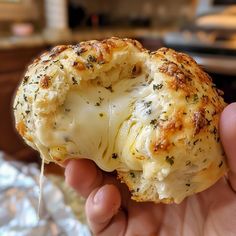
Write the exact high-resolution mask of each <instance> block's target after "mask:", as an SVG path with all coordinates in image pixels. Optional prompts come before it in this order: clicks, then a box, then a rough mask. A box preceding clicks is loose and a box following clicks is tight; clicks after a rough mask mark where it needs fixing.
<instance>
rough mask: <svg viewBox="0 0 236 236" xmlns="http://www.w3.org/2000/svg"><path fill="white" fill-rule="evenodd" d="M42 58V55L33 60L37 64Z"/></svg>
mask: <svg viewBox="0 0 236 236" xmlns="http://www.w3.org/2000/svg"><path fill="white" fill-rule="evenodd" d="M40 60H41V58H40V57H37V58H35V59H34V61H33V64H37V63H38V62H39V61H40Z"/></svg>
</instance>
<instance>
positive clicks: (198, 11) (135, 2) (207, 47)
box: [0, 0, 236, 173]
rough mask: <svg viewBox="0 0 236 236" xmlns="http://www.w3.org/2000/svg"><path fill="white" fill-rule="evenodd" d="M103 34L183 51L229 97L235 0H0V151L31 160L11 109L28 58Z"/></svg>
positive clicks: (235, 57) (233, 88) (234, 75)
mask: <svg viewBox="0 0 236 236" xmlns="http://www.w3.org/2000/svg"><path fill="white" fill-rule="evenodd" d="M111 36H119V37H131V38H135V39H138V40H140V41H141V42H142V43H143V45H144V47H146V48H148V49H150V50H156V49H158V48H160V47H162V46H167V47H172V48H174V49H177V50H180V51H183V52H187V53H189V54H190V55H192V56H193V57H194V58H195V60H196V61H197V62H198V63H199V64H200V65H201V66H202V67H203V68H204V69H205V70H206V71H207V72H209V73H210V74H211V75H212V77H213V78H214V81H215V83H216V84H217V85H218V86H219V88H221V89H222V90H223V91H224V92H225V99H226V101H227V102H232V101H236V0H199V1H197V0H175V1H172V0H146V1H144V0H119V1H117V0H116V1H115V0H96V1H95V0H68V1H67V0H37V1H36V0H0V150H2V151H5V152H7V153H9V154H11V155H12V156H14V157H15V158H16V159H18V160H23V161H35V160H39V159H37V158H36V156H37V154H36V153H35V152H34V151H32V150H31V149H30V148H28V147H26V146H25V144H24V143H23V142H22V140H21V138H19V137H18V135H17V134H16V132H15V129H14V125H13V117H12V108H11V104H12V97H13V95H14V92H15V90H16V87H17V85H18V83H19V81H20V80H21V78H22V75H23V73H24V71H25V68H26V66H27V65H28V63H30V62H31V61H32V58H34V57H35V56H37V55H39V54H40V53H42V52H43V51H45V50H47V49H49V48H51V47H52V46H55V45H58V44H73V43H78V42H80V41H83V40H89V39H103V38H107V37H111ZM47 168H48V169H49V171H56V169H55V168H54V167H52V170H51V169H50V166H49V167H47ZM58 171H59V173H61V172H60V170H58Z"/></svg>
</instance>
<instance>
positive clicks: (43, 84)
mask: <svg viewBox="0 0 236 236" xmlns="http://www.w3.org/2000/svg"><path fill="white" fill-rule="evenodd" d="M50 84H51V80H50V77H49V76H47V75H45V76H44V77H43V78H42V79H41V80H40V87H41V88H43V89H47V88H49V87H50Z"/></svg>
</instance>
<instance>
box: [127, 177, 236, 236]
mask: <svg viewBox="0 0 236 236" xmlns="http://www.w3.org/2000/svg"><path fill="white" fill-rule="evenodd" d="M145 212H146V213H145ZM130 213H131V216H132V221H130V222H129V219H128V221H127V222H128V224H127V226H125V225H124V227H126V234H127V235H152V234H153V235H154V234H156V235H160V236H162V235H163V236H164V235H167V236H169V235H181V236H185V235H186V236H192V235H193V236H195V235H196V236H200V235H201V236H204V235H206V236H214V235H227V236H230V235H235V232H236V225H235V222H236V221H235V220H236V214H235V213H236V196H235V193H234V192H233V191H232V190H231V188H230V187H229V185H228V184H227V183H225V181H224V180H223V179H222V180H220V181H219V182H218V183H217V184H216V185H215V186H213V187H212V188H210V189H208V190H206V191H204V192H202V193H200V194H197V195H195V196H192V197H189V198H187V199H186V200H185V201H184V202H182V203H181V204H180V205H173V204H171V205H164V204H151V203H144V204H140V203H134V202H133V203H131V204H130V207H128V215H129V214H130ZM135 216H136V219H135ZM139 221H140V222H139ZM131 224H133V225H131Z"/></svg>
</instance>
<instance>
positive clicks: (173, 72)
mask: <svg viewBox="0 0 236 236" xmlns="http://www.w3.org/2000/svg"><path fill="white" fill-rule="evenodd" d="M159 71H160V72H161V73H164V74H166V75H168V76H172V77H174V78H175V80H174V81H173V83H171V87H172V88H173V89H175V90H177V89H179V88H182V89H183V88H185V87H186V83H187V78H186V76H185V74H184V73H183V72H182V71H181V70H180V69H179V68H178V65H177V64H175V63H174V62H170V61H169V62H165V63H164V64H163V65H162V66H161V67H160V68H159Z"/></svg>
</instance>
